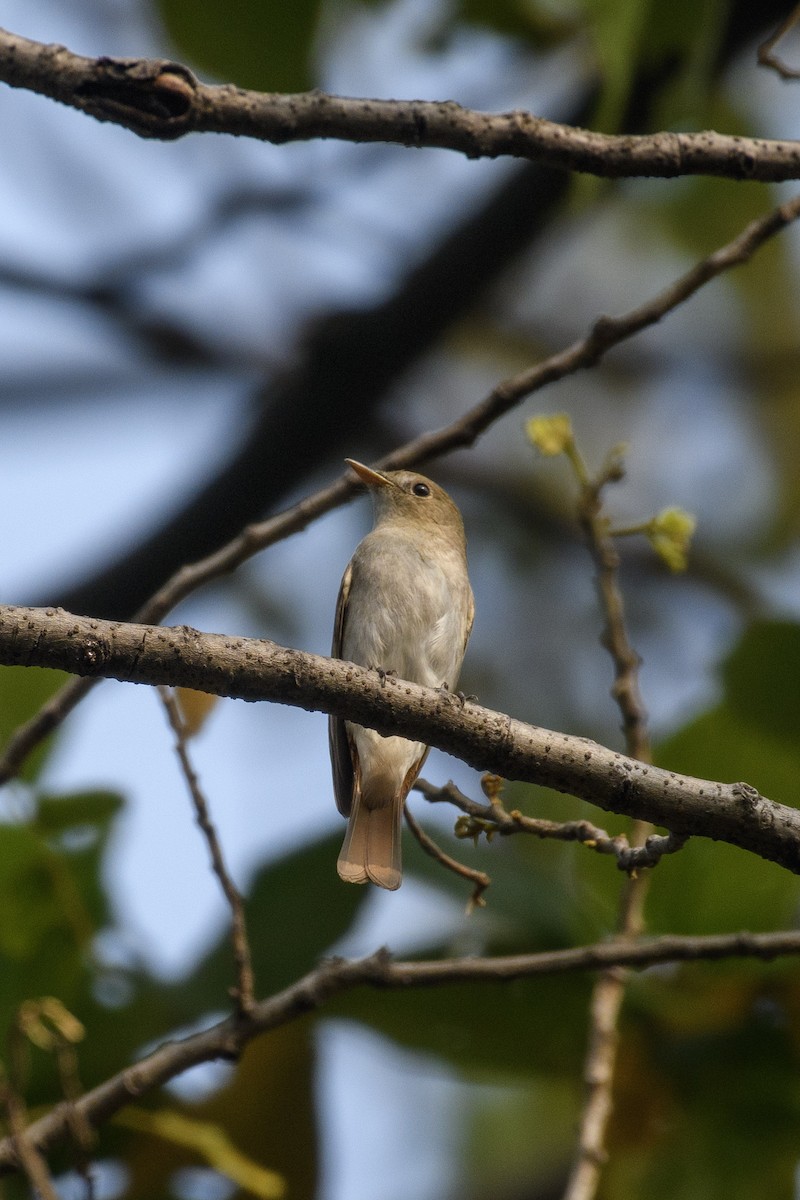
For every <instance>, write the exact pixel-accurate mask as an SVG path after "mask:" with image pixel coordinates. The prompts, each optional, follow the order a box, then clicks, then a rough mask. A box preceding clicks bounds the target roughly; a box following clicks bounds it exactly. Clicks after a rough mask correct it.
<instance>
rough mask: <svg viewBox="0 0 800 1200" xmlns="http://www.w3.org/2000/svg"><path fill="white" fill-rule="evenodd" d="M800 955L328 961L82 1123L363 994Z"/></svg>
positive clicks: (716, 948) (739, 952)
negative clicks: (337, 1000) (339, 999)
mask: <svg viewBox="0 0 800 1200" xmlns="http://www.w3.org/2000/svg"><path fill="white" fill-rule="evenodd" d="M784 955H788V956H792V957H797V956H798V955H800V932H799V931H797V930H788V931H783V932H780V933H760V934H753V933H738V934H716V935H712V936H705V937H681V936H678V935H667V936H665V937H658V938H649V939H639V940H638V941H636V942H630V941H629V940H623V941H620V940H615V941H611V942H598V943H595V944H593V945H589V946H577V947H571V948H570V949H568V950H551V951H546V952H544V953H540V954H519V955H510V956H507V957H500V958H475V957H472V956H468V957H464V958H451V959H444V960H441V959H435V960H431V961H421V962H392V961H391V960H390V958H389V956H388V954H387V953H386V951H378V952H377V953H375V954H372V955H370V956H369V957H367V958H364V959H357V960H355V961H348V960H344V959H329V960H327V961H326V962H323V963H321V964H320V965H319V966H318V967H316V968H315V969H314V970H313V971H311V972H310V973H309V974H308V975H305V976H304V977H303V978H302V979H299V980H297V981H296V982H295V983H293V984H291V985H290V986H289V987H288V988H286V989H285V990H284V991H282V992H279V993H277V994H276V995H274V996H271V997H269V998H268V999H266V1000H259V1001H257V1002H256V1004H255V1005H254V1007H253V1009H252V1010H251V1012H250V1013H249V1014H248V1016H247V1017H246V1018H245V1019H240V1018H239V1017H238V1016H232V1017H228V1018H227V1019H226V1020H224V1021H221V1022H219V1023H218V1024H216V1025H213V1026H211V1028H209V1029H205V1030H203V1031H202V1032H200V1033H197V1034H194V1035H192V1036H190V1037H187V1038H181V1039H178V1040H171V1041H167V1042H165V1043H164V1044H163V1045H161V1046H159V1047H158V1049H156V1050H154V1051H153V1052H152V1053H151V1054H148V1055H147V1056H146V1057H144V1058H142V1059H141V1060H140V1061H139V1062H137V1063H134V1064H133V1065H132V1066H129V1067H126V1068H125V1069H124V1070H123V1071H120V1072H119V1073H118V1074H117V1075H114V1076H112V1077H111V1078H110V1079H107V1080H105V1081H104V1082H103V1083H101V1084H98V1086H97V1087H95V1088H92V1089H91V1090H90V1091H88V1092H86V1093H85V1094H84V1095H83V1096H81V1097H80V1098H79V1099H78V1100H77V1101H76V1107H77V1108H78V1110H79V1112H80V1115H81V1117H83V1118H85V1120H86V1121H87V1122H88V1123H89V1124H90V1125H92V1126H93V1127H97V1126H99V1125H102V1124H103V1123H104V1122H105V1121H107V1120H109V1118H110V1117H112V1116H113V1115H114V1113H116V1112H118V1111H119V1110H120V1109H122V1108H124V1107H125V1106H126V1105H127V1104H130V1103H131V1102H132V1101H134V1100H139V1099H140V1098H141V1097H142V1096H146V1095H148V1094H150V1093H151V1092H153V1091H155V1089H156V1088H158V1087H161V1086H162V1085H163V1084H165V1083H167V1082H168V1081H169V1080H171V1079H174V1078H176V1076H178V1075H181V1074H182V1073H183V1072H184V1071H187V1070H188V1069H189V1068H190V1067H193V1066H197V1064H198V1063H204V1062H213V1061H215V1060H217V1059H237V1058H238V1057H239V1056H240V1054H241V1053H242V1050H243V1049H244V1047H245V1046H246V1045H247V1044H248V1043H249V1042H251V1041H252V1040H253V1039H254V1038H255V1037H257V1036H258V1035H259V1034H262V1033H266V1032H267V1031H269V1030H272V1029H276V1028H279V1027H280V1026H283V1025H286V1024H288V1023H289V1022H291V1021H294V1020H297V1019H298V1018H299V1017H301V1016H303V1015H304V1014H305V1013H309V1012H313V1011H316V1010H318V1009H320V1008H321V1007H323V1006H324V1005H325V1004H326V1003H327V1002H328V1001H329V1000H331V999H332V998H333V997H334V996H337V995H341V994H343V993H345V992H348V991H352V990H353V989H355V988H358V987H371V988H377V989H384V988H391V989H396V990H397V989H399V990H407V989H408V988H424V987H448V986H452V985H456V984H463V983H474V984H479V983H495V984H496V983H499V982H504V981H508V980H512V979H530V978H534V977H538V976H543V975H555V974H566V973H575V972H581V971H597V970H605V969H607V968H609V967H614V966H616V967H633V968H640V969H641V968H645V967H650V966H654V965H656V964H664V963H678V962H697V961H705V962H712V961H718V960H720V959H727V958H754V959H760V960H764V961H771V960H773V959H775V958H779V957H781V956H784ZM67 1136H69V1119H68V1116H67V1113H66V1112H65V1110H64V1106H63V1105H57V1106H56V1107H55V1108H54V1109H53V1110H52V1111H51V1112H49V1113H47V1114H46V1115H45V1116H43V1117H41V1118H40V1119H39V1120H38V1121H35V1122H33V1123H32V1124H31V1125H30V1126H29V1127H28V1129H27V1137H28V1140H29V1142H30V1143H31V1144H33V1145H34V1146H36V1148H37V1149H38V1150H39V1152H40V1153H41V1152H46V1151H48V1150H49V1149H51V1148H52V1147H53V1146H54V1145H56V1144H57V1143H58V1142H60V1141H62V1140H63V1139H64V1138H65V1137H67ZM17 1166H18V1159H17V1155H16V1150H15V1146H14V1142H13V1140H12V1139H10V1138H4V1139H3V1140H2V1141H0V1174H6V1173H8V1172H9V1171H12V1170H15V1169H16V1168H17Z"/></svg>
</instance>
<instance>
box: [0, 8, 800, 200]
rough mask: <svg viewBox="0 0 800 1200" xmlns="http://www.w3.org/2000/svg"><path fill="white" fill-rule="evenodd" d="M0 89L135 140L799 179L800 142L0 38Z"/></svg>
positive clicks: (615, 172)
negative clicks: (510, 108) (629, 126)
mask: <svg viewBox="0 0 800 1200" xmlns="http://www.w3.org/2000/svg"><path fill="white" fill-rule="evenodd" d="M0 80H2V81H3V82H5V83H7V84H9V86H11V87H19V88H26V89H27V90H29V91H33V92H37V93H39V94H40V95H43V96H49V97H50V98H51V99H52V100H58V101H60V102H61V103H62V104H67V105H69V106H70V107H72V108H77V109H79V110H80V111H81V112H85V113H88V114H89V115H90V116H93V117H96V118H97V119H98V120H100V121H110V122H112V123H114V124H116V125H122V126H124V127H125V128H126V129H130V130H132V131H133V132H134V133H137V134H139V136H140V137H147V138H158V139H160V140H163V141H173V140H175V139H176V138H180V137H184V136H185V135H186V134H187V133H228V134H234V135H237V136H239V137H252V138H257V139H259V140H261V141H267V142H272V143H273V144H275V145H281V144H283V143H285V142H296V141H307V140H309V139H311V138H339V139H342V140H345V141H349V142H390V143H396V144H400V145H403V146H415V147H420V146H428V147H438V148H440V149H446V150H454V151H457V152H458V153H461V154H465V155H466V156H467V157H468V158H498V157H500V156H502V155H506V156H511V157H514V158H527V159H531V160H534V161H536V162H539V163H542V164H544V165H547V166H551V167H562V168H564V169H565V170H570V171H583V172H587V173H589V174H593V175H601V176H604V177H606V178H622V177H634V176H658V177H660V178H663V179H669V178H674V177H676V176H679V175H717V176H721V177H724V178H727V179H758V180H761V181H765V182H775V181H778V180H784V179H797V178H800V144H799V143H797V142H791V141H773V140H768V139H765V138H745V137H732V136H728V135H725V134H720V133H715V132H714V131H712V130H709V131H705V132H703V133H672V132H664V133H655V134H650V135H636V136H634V135H623V136H611V135H608V134H601V133H594V132H592V131H591V130H586V129H578V128H575V127H572V126H568V125H558V124H556V123H555V122H553V121H547V120H544V119H543V118H541V117H536V116H533V115H532V114H531V113H529V112H523V111H514V112H508V113H482V112H476V111H474V110H471V109H465V108H462V107H461V106H460V105H458V104H455V103H453V102H452V101H424V100H370V99H351V98H349V97H344V96H329V95H326V94H325V93H323V92H316V91H315V92H305V93H301V94H297V95H279V94H277V93H272V92H253V91H247V90H245V89H243V88H237V87H234V86H233V85H231V84H226V85H224V86H221V87H220V86H213V87H212V86H208V85H206V84H202V83H200V82H199V81H198V80H197V79H196V78H195V76H194V75H193V74H192V72H191V71H190V70H188V68H187V67H185V66H182V65H181V64H180V63H175V62H171V61H169V60H167V59H143V58H106V57H102V58H85V57H83V56H81V55H78V54H73V53H72V52H71V51H69V50H67V49H66V48H65V47H64V46H54V45H44V44H42V43H40V42H33V41H30V40H29V39H28V38H23V37H20V36H18V35H16V34H12V33H9V32H7V31H4V30H0Z"/></svg>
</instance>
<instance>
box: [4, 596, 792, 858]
mask: <svg viewBox="0 0 800 1200" xmlns="http://www.w3.org/2000/svg"><path fill="white" fill-rule="evenodd" d="M0 662H2V663H6V664H8V665H14V664H17V665H19V664H22V665H24V666H41V667H60V668H62V669H63V670H66V671H71V672H73V673H74V674H77V675H85V676H102V677H105V678H111V679H119V680H125V681H128V682H131V683H147V684H160V683H163V684H171V685H173V686H181V687H190V688H196V689H197V690H199V691H205V692H212V693H214V694H216V695H220V696H230V697H234V698H237V699H240V700H273V701H278V702H279V703H282V704H289V705H292V706H294V707H297V708H304V709H307V710H312V711H322V712H328V713H336V714H337V715H339V716H342V717H347V718H348V719H349V720H351V721H357V722H358V724H359V725H367V726H370V727H371V728H374V729H377V730H378V731H379V732H380V733H384V734H385V733H390V732H391V733H398V734H402V735H403V736H405V737H409V738H412V739H413V740H414V741H424V742H426V743H428V744H429V745H432V746H436V747H438V748H439V749H440V750H445V751H447V752H448V753H450V754H454V755H456V756H457V757H458V758H461V759H463V761H464V762H466V763H469V764H470V765H471V766H473V767H477V768H478V769H481V770H489V771H493V772H494V773H495V774H497V775H501V776H503V777H504V778H506V779H517V780H522V781H525V782H529V783H538V784H541V785H543V786H545V787H551V788H554V789H555V790H556V791H559V792H569V793H571V794H573V795H576V796H580V797H582V798H583V799H585V800H588V801H589V802H590V803H592V804H596V805H598V806H599V807H600V808H604V809H606V810H607V811H609V812H617V813H622V814H625V815H627V816H630V817H634V818H636V819H641V820H647V821H652V822H653V823H654V824H656V825H661V826H665V827H666V828H667V829H669V830H671V831H672V832H673V833H677V834H687V835H688V834H693V835H697V836H700V837H709V838H713V839H715V840H717V841H723V842H730V843H731V844H732V845H735V846H740V847H742V848H743V849H745V850H749V851H751V852H752V853H754V854H757V855H759V856H760V857H761V858H765V859H769V860H771V861H772V862H775V863H779V864H780V865H781V866H784V867H786V868H788V869H789V870H790V871H793V872H795V873H797V874H800V811H798V810H797V809H793V808H789V807H788V806H787V805H783V804H776V803H774V802H773V801H770V800H768V799H766V798H765V797H764V796H761V795H760V794H759V792H758V791H757V790H756V788H754V787H751V786H750V785H749V784H746V783H732V784H726V783H719V782H712V781H709V780H704V779H694V778H692V777H691V776H688V775H679V774H677V773H676V772H673V771H666V770H663V769H662V768H659V767H654V766H651V765H650V764H646V763H640V762H637V761H636V760H635V759H632V758H628V757H626V756H625V755H624V754H618V753H616V752H614V751H613V750H608V749H606V748H605V747H603V746H600V745H598V744H597V743H596V742H592V741H590V740H589V739H588V738H579V737H571V736H569V735H568V734H564V733H554V732H552V731H551V730H548V729H540V728H538V727H537V726H534V725H526V724H525V723H524V722H523V721H517V720H514V718H513V717H510V716H506V715H505V714H504V713H498V712H493V711H491V710H490V709H487V708H482V707H480V706H479V705H475V704H466V705H462V703H461V702H460V700H459V699H458V697H457V696H455V695H450V694H448V693H445V692H439V691H436V690H431V689H429V688H423V687H420V686H419V685H418V684H413V683H408V682H406V681H405V680H402V679H395V678H393V677H391V676H389V677H387V678H385V679H383V680H381V679H380V678H379V677H378V674H377V672H375V671H369V670H367V669H366V668H364V667H358V666H356V665H355V664H354V663H348V662H339V661H337V660H334V659H329V658H322V657H321V656H319V655H316V654H306V653H304V652H303V651H300V650H289V649H286V648H285V647H283V646H279V645H277V644H276V643H274V642H269V641H264V640H255V639H250V638H240V637H227V636H225V635H224V634H209V633H199V632H198V631H197V630H195V629H191V628H189V627H188V626H185V625H184V626H178V627H175V628H163V627H161V626H144V625H127V624H122V623H119V622H112V621H99V620H95V619H92V618H89V617H75V616H72V615H70V614H69V613H65V612H63V611H62V610H60V609H33V608H17V607H13V606H11V605H1V606H0Z"/></svg>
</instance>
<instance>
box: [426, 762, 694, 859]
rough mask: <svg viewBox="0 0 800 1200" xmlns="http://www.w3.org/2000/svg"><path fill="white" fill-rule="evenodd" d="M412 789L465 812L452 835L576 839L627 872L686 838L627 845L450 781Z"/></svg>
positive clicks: (655, 837) (585, 825)
mask: <svg viewBox="0 0 800 1200" xmlns="http://www.w3.org/2000/svg"><path fill="white" fill-rule="evenodd" d="M414 788H415V790H416V791H418V792H421V793H422V795H423V796H424V797H425V799H426V800H427V801H428V802H429V803H431V804H437V803H441V802H443V803H446V804H453V805H455V807H456V808H459V809H461V811H462V812H463V813H465V814H466V816H465V817H462V818H459V820H458V821H457V822H456V828H455V833H456V837H460V838H477V837H479V836H480V835H481V834H484V835H486V836H487V837H491V836H492V835H493V834H495V833H497V834H499V835H500V836H501V837H509V836H511V835H512V834H515V833H527V834H530V835H531V836H533V837H538V838H546V839H552V840H554V841H559V842H580V844H581V845H582V846H586V847H587V849H589V850H594V851H595V852H596V853H597V854H610V855H613V857H614V858H616V860H617V867H618V868H619V870H620V871H625V872H627V873H628V874H631V873H632V872H634V871H639V870H641V869H642V868H643V867H655V866H656V865H657V864H658V863H659V862H660V861H661V859H662V858H663V857H664V855H665V854H674V853H675V852H676V851H678V850H681V849H682V848H683V847H684V846H685V844H686V841H687V838H686V836H685V835H679V834H676V833H669V834H664V835H660V834H652V835H651V836H650V837H648V838H647V839H646V840H645V841H644V843H643V844H642V845H640V846H631V845H630V843H629V842H628V839H627V837H626V836H625V834H624V833H619V834H616V835H615V836H614V837H611V836H610V835H609V834H608V833H606V831H605V829H600V828H599V826H597V825H593V824H592V822H591V821H586V820H580V821H548V820H545V819H544V818H543V817H529V816H526V815H525V814H524V813H521V812H520V811H519V809H516V808H515V809H512V810H511V811H510V812H509V811H508V809H507V808H505V807H504V805H503V804H502V802H501V801H500V799H499V797H497V798H496V799H495V800H494V801H493V802H492V803H491V804H481V803H480V802H479V801H477V800H472V799H470V797H469V796H465V795H464V793H463V792H462V791H460V790H459V788H457V787H456V785H455V784H454V783H452V782H451V783H446V784H445V785H444V786H443V787H435V786H434V785H433V784H432V783H428V781H427V780H426V779H418V780H417V781H416V783H415V784H414Z"/></svg>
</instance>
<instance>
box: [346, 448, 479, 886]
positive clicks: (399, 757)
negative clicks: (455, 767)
mask: <svg viewBox="0 0 800 1200" xmlns="http://www.w3.org/2000/svg"><path fill="white" fill-rule="evenodd" d="M345 461H346V462H347V463H348V465H349V466H350V467H352V469H353V470H354V471H355V473H356V475H358V477H359V478H360V479H361V480H362V481H363V482H364V483H365V484H366V485H367V487H368V488H369V490H370V492H371V494H372V499H373V502H374V507H375V525H374V528H373V529H372V532H371V533H368V534H367V536H366V537H365V538H364V540H363V541H362V542H361V543H360V544H359V546H358V547H357V549H356V552H355V554H354V555H353V557H352V559H351V560H350V563H349V565H348V567H347V570H346V571H345V573H344V578H343V579H342V585H341V588H340V589H339V599H338V602H337V605H336V624H335V627H334V633H333V649H332V650H331V654H332V656H333V657H334V658H344V659H347V660H348V661H350V662H355V663H358V664H359V665H360V666H362V667H373V668H375V669H377V670H380V671H383V672H385V673H386V674H397V675H398V676H399V677H400V678H401V679H408V680H410V681H411V682H413V683H421V684H424V685H425V686H426V687H447V688H450V689H453V688H455V686H456V683H457V682H458V673H459V671H460V669H461V661H462V659H463V657H464V651H465V649H466V646H467V641H468V640H469V635H470V632H471V630H472V619H473V615H474V607H473V599H472V589H471V588H470V585H469V578H468V576H467V552H466V543H465V539H464V524H463V522H462V520H461V513H460V512H459V511H458V509H457V508H456V506H455V504H454V503H453V501H452V500H451V499H450V497H449V496H448V495H447V493H446V492H445V491H444V490H443V489H442V488H440V487H439V486H438V485H437V484H435V483H433V482H432V481H431V480H430V479H426V478H425V476H424V475H417V474H415V473H414V472H413V471H373V470H372V469H371V468H370V467H365V466H364V465H363V464H362V463H359V462H354V461H353V460H352V459H350V458H348V459H346V460H345ZM329 737H330V748H331V763H332V765H333V786H334V791H335V794H336V804H337V807H338V809H339V811H340V812H341V813H342V815H343V816H345V817H348V818H349V824H348V827H347V834H346V836H345V839H344V845H343V846H342V852H341V854H340V855H339V861H338V863H337V868H338V871H339V875H340V876H341V878H342V879H344V880H346V881H347V882H348V883H366V882H367V880H370V881H371V882H372V883H377V884H378V886H379V887H383V888H389V889H390V890H392V891H393V890H394V889H395V888H398V887H399V886H400V883H401V881H402V867H401V860H400V830H401V825H402V819H403V805H404V803H405V799H406V796H407V795H408V793H409V791H410V790H411V787H412V785H413V783H414V780H415V779H416V778H417V776H418V775H419V773H420V771H421V770H422V764H423V763H424V761H425V758H426V756H427V753H428V747H427V746H425V745H423V744H422V743H421V742H411V741H409V740H408V739H407V738H401V737H382V736H381V735H380V734H378V733H375V731H374V730H372V729H366V728H364V727H363V726H361V725H354V724H353V723H352V722H350V721H344V720H342V719H341V718H340V717H331V718H330V721H329Z"/></svg>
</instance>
